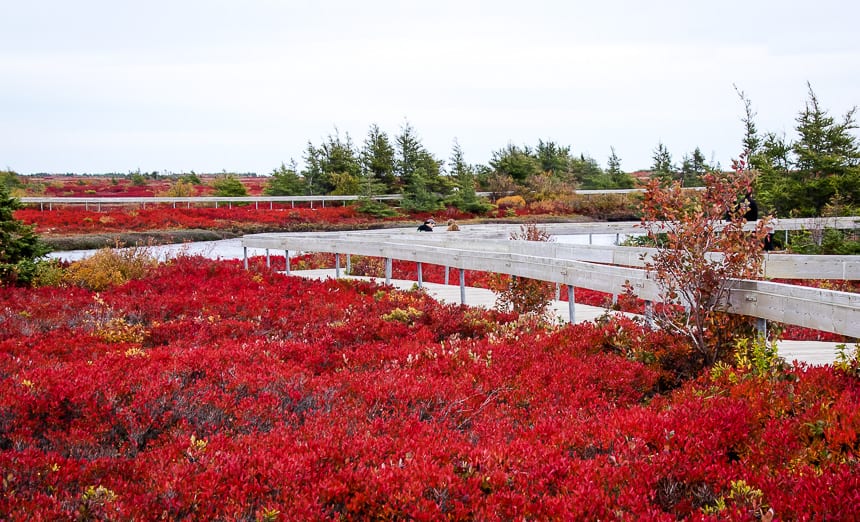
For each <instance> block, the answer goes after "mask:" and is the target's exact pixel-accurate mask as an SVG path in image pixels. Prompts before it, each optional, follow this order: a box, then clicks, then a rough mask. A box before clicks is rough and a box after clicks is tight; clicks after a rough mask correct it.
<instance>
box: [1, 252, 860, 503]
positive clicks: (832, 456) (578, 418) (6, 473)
mask: <svg viewBox="0 0 860 522" xmlns="http://www.w3.org/2000/svg"><path fill="white" fill-rule="evenodd" d="M263 264H264V262H263V261H262V260H261V259H259V258H255V259H253V260H252V262H251V270H248V271H246V270H243V269H242V268H241V263H240V262H233V261H209V260H205V259H202V258H188V257H182V258H179V259H176V260H173V261H171V262H170V263H169V264H164V265H161V266H160V267H159V268H158V269H157V270H156V271H155V272H154V273H152V274H151V275H149V276H147V277H146V278H145V279H141V280H136V281H131V282H129V283H126V284H124V285H122V286H118V287H113V288H110V289H108V290H106V291H103V292H101V293H100V294H95V293H92V292H89V291H86V290H81V289H56V288H39V289H22V288H9V289H4V291H3V292H2V293H0V325H2V328H0V332H2V334H0V469H2V477H0V478H2V488H3V489H2V495H0V513H3V514H4V515H3V517H4V518H6V519H9V520H55V519H66V520H67V519H123V520H125V519H141V520H154V519H160V518H165V519H182V518H193V519H243V520H246V519H285V520H286V519H290V520H294V519H300V520H332V519H417V520H437V519H444V518H448V519H477V520H509V519H522V518H529V519H556V520H592V519H617V518H624V519H636V520H678V519H696V520H726V519H730V520H751V519H752V518H751V517H752V513H753V512H756V510H759V511H760V510H761V509H762V508H769V507H773V508H774V510H775V511H776V513H777V517H778V518H779V519H808V518H820V519H829V520H830V519H832V520H837V519H838V520H847V519H850V518H851V517H853V516H854V509H855V507H856V505H857V503H858V500H860V497H858V495H860V493H858V492H860V478H858V477H860V474H858V473H857V472H856V470H857V458H858V451H860V436H858V431H860V409H858V408H857V405H858V402H860V386H858V380H857V378H856V377H855V376H853V374H849V373H845V372H842V371H840V370H837V369H834V368H832V367H821V368H809V367H805V366H795V367H792V368H787V369H775V370H773V372H772V373H770V374H767V375H759V374H753V373H751V372H749V371H747V370H744V369H742V368H723V369H722V372H721V373H718V372H712V373H711V374H709V375H701V376H699V377H698V378H696V379H687V380H686V381H676V382H674V383H672V386H670V387H667V386H666V384H667V382H669V381H671V379H669V378H667V372H668V371H670V370H669V369H668V368H669V366H667V365H666V364H664V363H663V362H661V361H665V360H667V359H671V358H672V353H673V352H675V351H677V350H682V349H684V348H683V346H684V345H683V343H682V342H680V341H679V340H678V339H676V338H672V337H669V336H667V335H666V334H665V333H658V332H653V331H650V330H647V329H644V328H643V327H642V326H641V325H638V324H636V323H634V322H608V323H605V324H583V325H578V326H573V327H571V326H568V327H564V328H558V329H548V328H547V327H546V326H545V325H542V324H540V323H537V322H529V321H522V320H516V319H515V318H514V317H513V316H512V315H510V314H501V313H498V312H493V311H485V310H477V309H471V308H468V307H460V306H453V305H442V304H440V303H438V302H436V301H434V300H432V299H430V298H429V297H427V296H426V295H425V294H424V293H422V292H420V291H416V292H400V291H396V290H393V289H391V288H386V287H384V286H379V285H376V284H371V283H367V282H361V281H331V280H329V281H311V280H305V279H301V278H296V277H287V276H283V275H280V274H277V273H275V272H274V271H271V270H268V269H266V268H265V267H264V266H263ZM687 349H689V347H687ZM669 388H672V389H671V390H669Z"/></svg>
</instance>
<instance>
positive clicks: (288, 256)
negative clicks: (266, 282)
mask: <svg viewBox="0 0 860 522" xmlns="http://www.w3.org/2000/svg"><path fill="white" fill-rule="evenodd" d="M284 256H285V257H286V258H287V275H290V251H289V250H284Z"/></svg>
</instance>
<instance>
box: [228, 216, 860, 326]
mask: <svg viewBox="0 0 860 522" xmlns="http://www.w3.org/2000/svg"><path fill="white" fill-rule="evenodd" d="M440 236H442V237H440ZM241 242H242V245H243V246H244V247H245V248H262V249H267V250H285V251H292V252H298V251H304V252H328V253H338V254H355V255H365V256H373V257H382V258H388V259H399V260H404V261H414V262H419V263H430V264H436V265H444V266H449V267H453V268H459V269H463V270H476V271H483V272H494V273H503V274H509V275H513V276H520V277H528V278H531V279H539V280H542V281H548V282H553V283H558V284H561V285H570V286H574V287H581V288H588V289H591V290H597V291H601V292H607V293H611V294H620V293H623V292H624V290H625V286H627V285H629V286H630V287H632V288H633V291H634V293H635V294H636V295H637V296H638V297H640V298H642V299H645V300H648V301H659V300H660V299H661V297H660V289H659V287H658V286H657V284H656V283H655V282H654V281H653V280H651V279H650V278H649V276H648V274H647V272H646V271H645V270H644V269H642V268H636V267H632V266H619V263H618V258H617V257H615V256H614V254H615V253H617V252H622V253H623V252H625V249H627V247H598V249H586V248H583V247H582V246H580V245H562V244H557V243H543V242H531V241H509V240H504V241H500V240H493V239H481V238H477V237H473V236H472V237H470V234H460V233H451V234H444V236H443V234H438V233H437V234H433V235H432V236H431V234H428V233H420V232H412V231H400V232H399V233H395V232H392V231H386V232H376V233H374V232H367V233H357V232H352V233H290V234H253V235H246V236H243V237H242V239H241ZM636 250H641V249H636ZM584 252H590V254H589V255H592V256H593V254H594V252H598V253H600V252H603V254H601V255H606V252H609V253H612V254H613V258H612V260H611V261H610V260H608V258H606V259H603V260H596V259H593V258H592V259H589V260H583V259H578V258H577V256H582V257H584V255H583V253H584ZM622 257H623V259H624V260H625V261H624V262H622V263H620V264H628V263H629V264H631V265H632V264H633V263H632V262H631V261H632V259H633V258H634V257H637V256H631V254H630V253H626V254H623V255H622ZM774 257H776V256H774ZM838 257H855V258H856V257H858V256H838ZM853 263H854V264H851V265H850V266H851V267H853V268H851V270H854V271H856V270H857V266H860V265H858V263H857V260H856V259H855V260H854V262H853ZM845 266H849V265H845ZM852 277H856V274H854V275H853V276H852ZM728 302H729V307H728V310H727V311H729V312H731V313H738V314H742V315H748V316H752V317H758V318H761V319H766V320H772V321H779V322H783V323H787V324H793V325H798V326H803V327H807V328H813V329H816V330H823V331H828V332H833V333H837V334H841V335H846V336H849V337H860V294H854V293H849V292H837V291H833V290H823V289H817V288H806V287H800V286H796V285H788V284H780V283H773V282H768V281H748V280H736V281H734V283H733V285H732V288H731V290H730V296H729V300H728Z"/></svg>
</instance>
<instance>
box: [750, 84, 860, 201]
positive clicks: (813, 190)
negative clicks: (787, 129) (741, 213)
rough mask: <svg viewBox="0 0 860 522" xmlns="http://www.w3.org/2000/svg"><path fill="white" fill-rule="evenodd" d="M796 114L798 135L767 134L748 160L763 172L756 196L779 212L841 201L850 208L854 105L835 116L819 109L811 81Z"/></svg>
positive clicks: (855, 159) (858, 161)
mask: <svg viewBox="0 0 860 522" xmlns="http://www.w3.org/2000/svg"><path fill="white" fill-rule="evenodd" d="M807 86H808V88H809V99H808V100H807V102H806V105H805V107H804V109H803V110H802V111H801V112H800V113H799V114H798V116H797V119H796V121H797V126H796V127H795V130H796V131H797V134H798V139H797V141H795V142H793V143H789V142H786V141H785V140H784V139H781V138H779V137H778V136H776V135H774V134H772V133H771V134H768V135H766V136H765V139H764V142H763V144H762V147H761V149H760V152H759V153H758V154H756V155H755V156H753V158H752V161H751V163H752V164H753V166H755V167H757V168H759V170H760V172H761V174H760V176H759V180H758V182H757V187H758V192H759V199H760V202H761V203H764V206H765V208H766V209H767V210H771V211H773V212H775V213H776V214H777V215H778V216H789V215H797V216H820V215H821V214H822V212H823V210H824V209H825V207H827V206H828V205H829V204H831V203H832V202H834V201H837V200H838V201H839V204H840V206H844V207H847V208H848V209H849V211H851V209H853V208H856V207H857V206H858V205H860V147H858V144H857V139H856V137H855V136H854V134H853V133H852V130H854V129H856V128H857V124H856V123H855V120H854V115H855V112H856V107H854V108H851V109H850V110H849V111H847V112H846V113H845V115H844V117H843V118H842V121H836V119H835V118H833V117H832V116H830V115H829V114H828V112H827V111H826V110H825V109H823V108H822V107H821V105H820V103H819V101H818V98H817V96H816V95H815V92H814V91H813V90H812V86H811V85H809V84H807Z"/></svg>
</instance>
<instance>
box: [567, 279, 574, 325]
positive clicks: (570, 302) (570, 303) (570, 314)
mask: <svg viewBox="0 0 860 522" xmlns="http://www.w3.org/2000/svg"><path fill="white" fill-rule="evenodd" d="M567 319H568V321H570V324H574V323H575V322H576V296H575V295H574V293H573V285H567Z"/></svg>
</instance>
